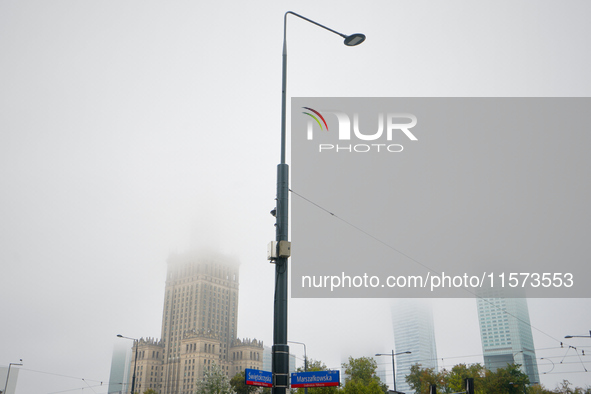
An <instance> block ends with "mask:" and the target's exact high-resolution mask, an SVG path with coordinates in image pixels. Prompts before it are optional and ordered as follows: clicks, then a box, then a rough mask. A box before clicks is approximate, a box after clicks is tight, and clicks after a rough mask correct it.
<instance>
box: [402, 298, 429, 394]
mask: <svg viewBox="0 0 591 394" xmlns="http://www.w3.org/2000/svg"><path fill="white" fill-rule="evenodd" d="M392 328H393V330H394V343H395V350H394V353H404V352H411V353H410V354H401V355H398V356H396V357H395V361H396V363H395V364H396V374H395V375H396V391H400V392H404V393H412V392H413V390H411V388H410V386H409V385H408V384H407V383H406V375H408V374H409V373H410V367H411V366H412V365H414V364H421V366H422V367H423V368H433V369H435V371H437V347H436V344H435V329H434V326H433V312H432V310H431V306H430V304H429V300H424V299H408V298H403V299H396V300H394V301H392Z"/></svg>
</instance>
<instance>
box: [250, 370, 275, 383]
mask: <svg viewBox="0 0 591 394" xmlns="http://www.w3.org/2000/svg"><path fill="white" fill-rule="evenodd" d="M244 379H245V382H244V383H246V384H250V385H252V386H262V387H273V374H272V373H271V372H267V371H259V370H258V369H249V368H247V369H245V370H244Z"/></svg>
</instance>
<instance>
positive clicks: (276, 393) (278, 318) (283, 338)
mask: <svg viewBox="0 0 591 394" xmlns="http://www.w3.org/2000/svg"><path fill="white" fill-rule="evenodd" d="M286 20H287V13H286V14H285V16H284V19H283V61H282V75H281V161H280V164H279V165H278V166H277V213H276V218H277V222H276V227H275V240H276V241H277V242H280V241H287V239H288V209H289V199H288V193H289V166H288V165H287V164H286V163H285V150H286V127H285V122H286V120H285V119H286V106H287V40H286V29H287V25H286ZM287 259H288V258H287V257H277V259H276V260H275V300H274V320H273V350H272V366H271V369H272V373H273V388H272V393H273V394H285V393H286V392H287V389H288V387H289V346H288V345H287V279H288V278H287Z"/></svg>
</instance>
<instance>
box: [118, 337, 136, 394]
mask: <svg viewBox="0 0 591 394" xmlns="http://www.w3.org/2000/svg"><path fill="white" fill-rule="evenodd" d="M117 338H125V339H131V340H132V341H133V344H134V346H135V357H134V360H133V375H132V376H131V394H134V393H135V391H134V390H135V369H136V366H137V348H138V347H139V344H140V342H139V340H137V339H135V338H129V337H124V336H123V335H121V334H117Z"/></svg>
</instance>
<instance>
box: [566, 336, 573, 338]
mask: <svg viewBox="0 0 591 394" xmlns="http://www.w3.org/2000/svg"><path fill="white" fill-rule="evenodd" d="M572 337H573V336H572V335H567V336H565V338H572Z"/></svg>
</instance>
